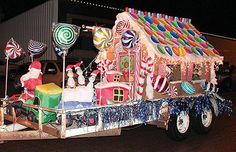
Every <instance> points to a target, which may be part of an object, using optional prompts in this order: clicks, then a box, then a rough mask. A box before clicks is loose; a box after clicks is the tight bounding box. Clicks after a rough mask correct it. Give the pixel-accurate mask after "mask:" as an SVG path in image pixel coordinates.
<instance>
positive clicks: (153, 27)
mask: <svg viewBox="0 0 236 152" xmlns="http://www.w3.org/2000/svg"><path fill="white" fill-rule="evenodd" d="M150 26H151V27H152V29H153V30H154V31H156V32H157V31H158V28H157V26H156V25H155V24H151V25H150Z"/></svg>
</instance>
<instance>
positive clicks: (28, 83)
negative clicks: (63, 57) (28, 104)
mask: <svg viewBox="0 0 236 152" xmlns="http://www.w3.org/2000/svg"><path fill="white" fill-rule="evenodd" d="M20 81H21V84H22V87H24V93H23V94H22V95H21V96H20V98H19V100H21V101H22V102H25V101H26V100H28V99H33V98H34V91H35V88H36V86H37V85H41V84H42V72H41V63H40V62H39V61H33V62H32V63H31V64H30V66H29V72H27V73H26V74H24V75H22V76H21V78H20Z"/></svg>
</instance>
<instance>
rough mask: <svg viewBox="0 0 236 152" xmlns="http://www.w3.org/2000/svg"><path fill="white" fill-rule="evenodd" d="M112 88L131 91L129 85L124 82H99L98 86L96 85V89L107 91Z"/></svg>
mask: <svg viewBox="0 0 236 152" xmlns="http://www.w3.org/2000/svg"><path fill="white" fill-rule="evenodd" d="M110 87H123V88H126V89H128V90H130V89H131V88H130V86H129V85H127V84H125V83H122V82H99V83H98V84H96V85H95V88H97V89H105V88H110Z"/></svg>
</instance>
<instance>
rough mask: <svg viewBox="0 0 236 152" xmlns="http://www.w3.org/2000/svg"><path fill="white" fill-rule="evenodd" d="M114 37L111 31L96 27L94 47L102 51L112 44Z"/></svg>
mask: <svg viewBox="0 0 236 152" xmlns="http://www.w3.org/2000/svg"><path fill="white" fill-rule="evenodd" d="M112 41H113V36H112V32H111V29H109V28H104V27H96V28H95V30H94V33H93V43H94V46H95V47H96V48H97V49H99V50H101V49H104V48H107V47H109V46H110V45H111V44H112Z"/></svg>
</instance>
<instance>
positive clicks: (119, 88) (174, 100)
mask: <svg viewBox="0 0 236 152" xmlns="http://www.w3.org/2000/svg"><path fill="white" fill-rule="evenodd" d="M83 28H86V29H87V30H88V31H91V32H92V33H93V42H94V46H95V47H96V48H97V49H98V50H99V52H98V55H97V56H96V58H95V59H94V60H93V61H94V62H96V63H97V69H95V70H94V71H92V72H91V75H90V77H89V79H88V81H85V77H84V72H85V70H87V68H85V69H83V70H82V69H81V64H82V63H83V62H82V61H79V62H78V63H77V64H75V65H68V66H67V67H65V60H66V55H67V52H68V49H69V48H70V47H71V46H72V45H73V44H74V43H75V41H76V39H77V37H78V36H79V33H80V27H78V26H76V25H71V24H64V23H57V24H53V28H52V30H53V41H54V45H55V52H56V54H57V55H58V56H61V57H62V59H63V71H64V73H63V81H62V82H63V84H62V86H57V85H55V84H53V83H49V84H41V83H42V82H41V81H39V80H41V79H40V78H38V77H39V76H40V68H39V67H40V62H39V61H34V59H33V57H32V56H31V57H32V65H31V66H32V67H30V68H29V70H30V71H32V70H31V69H36V70H33V71H36V72H38V74H35V73H34V72H33V73H32V72H31V74H28V75H27V74H26V76H22V78H21V81H22V84H25V81H26V80H28V79H30V80H32V79H33V80H34V81H32V83H31V85H32V86H31V87H33V88H27V87H28V86H27V85H22V86H23V87H24V93H23V94H21V95H18V96H17V95H15V96H12V97H8V96H7V92H6V91H5V98H3V99H2V100H1V109H0V111H1V113H0V126H1V128H0V139H1V140H26V139H27V140H29V139H51V138H70V137H91V136H112V135H119V134H120V132H121V128H123V127H128V126H133V125H137V124H150V125H156V126H157V127H160V128H164V129H165V130H166V132H167V134H168V135H169V136H170V137H171V138H173V139H175V140H182V139H184V138H186V137H187V135H188V133H189V131H190V129H192V128H193V129H194V130H196V131H197V132H198V133H202V134H205V133H208V132H209V131H210V129H211V128H212V126H213V123H214V118H215V116H218V115H222V114H223V113H227V114H228V115H230V114H231V113H232V102H231V101H230V100H226V99H223V98H222V97H220V96H219V95H218V94H217V91H218V89H217V80H216V75H215V71H216V70H217V68H218V66H219V64H222V60H223V57H222V56H220V55H219V53H218V51H217V50H216V49H215V48H214V47H213V46H212V45H211V44H210V43H209V42H208V41H207V39H206V38H205V37H204V36H203V35H202V34H201V33H200V32H199V31H198V30H197V29H196V28H195V27H194V26H193V25H192V24H191V19H187V18H180V17H173V16H168V15H164V14H158V13H150V12H143V11H139V10H135V9H130V8H126V11H125V12H123V13H120V14H118V15H117V19H116V21H115V25H114V27H113V28H112V29H109V28H105V27H97V26H84V27H83ZM31 48H32V47H31ZM33 48H35V47H33ZM37 48H39V47H37ZM41 48H42V47H41ZM19 50H21V49H19V47H16V45H11V47H10V48H9V45H7V47H6V49H5V52H6V56H7V60H8V59H9V58H14V57H15V54H18V56H19V55H20V53H19ZM42 50H43V49H40V51H37V49H31V51H30V52H31V53H32V54H34V52H43V51H42ZM38 62H39V63H38ZM73 69H74V70H73ZM30 71H29V73H30ZM73 71H76V74H75V73H73ZM65 74H67V77H68V79H67V82H65V81H64V80H65V77H66V76H65ZM98 75H99V77H98ZM75 77H76V78H77V79H75ZM35 78H36V79H37V82H35ZM24 80H25V81H24ZM76 80H78V82H77V81H76ZM6 90H7V88H6ZM29 91H30V93H31V94H30V97H29V98H26V99H24V100H22V97H24V95H28V93H29ZM4 120H8V121H10V122H12V123H11V124H8V125H5V124H4ZM190 123H191V124H193V125H191V126H190ZM25 128H31V129H32V130H30V131H21V130H22V129H25Z"/></svg>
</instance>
